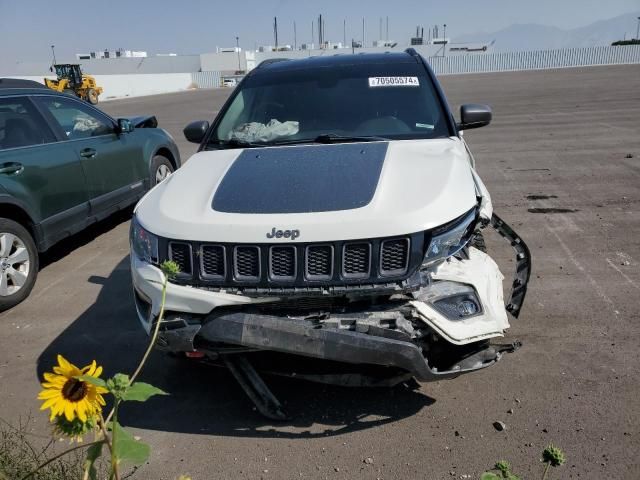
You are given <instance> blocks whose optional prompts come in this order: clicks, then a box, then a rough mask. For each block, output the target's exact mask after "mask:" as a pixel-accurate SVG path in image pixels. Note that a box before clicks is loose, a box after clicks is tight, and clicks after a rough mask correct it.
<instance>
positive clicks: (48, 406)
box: [40, 398, 60, 410]
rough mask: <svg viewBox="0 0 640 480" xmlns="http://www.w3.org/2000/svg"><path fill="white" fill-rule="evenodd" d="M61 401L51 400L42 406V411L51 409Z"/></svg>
mask: <svg viewBox="0 0 640 480" xmlns="http://www.w3.org/2000/svg"><path fill="white" fill-rule="evenodd" d="M59 401H60V399H59V398H50V399H48V400H47V401H46V402H44V403H43V404H42V406H41V407H40V410H46V409H47V408H51V407H53V406H54V405H55V404H56V403H58V402H59Z"/></svg>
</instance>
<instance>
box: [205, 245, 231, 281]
mask: <svg viewBox="0 0 640 480" xmlns="http://www.w3.org/2000/svg"><path fill="white" fill-rule="evenodd" d="M224 253H225V252H224V247H223V246H222V245H203V246H202V248H201V250H200V273H201V274H202V277H203V278H209V279H214V278H216V279H222V278H224V276H225V273H226V268H225V255H224Z"/></svg>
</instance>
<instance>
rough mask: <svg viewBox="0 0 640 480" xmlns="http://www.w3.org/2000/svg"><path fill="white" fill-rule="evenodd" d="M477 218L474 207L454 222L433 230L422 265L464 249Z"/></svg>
mask: <svg viewBox="0 0 640 480" xmlns="http://www.w3.org/2000/svg"><path fill="white" fill-rule="evenodd" d="M477 218H478V217H477V211H476V209H475V208H474V209H473V210H471V211H469V212H467V213H465V214H464V215H463V216H462V217H461V218H459V219H456V220H455V221H454V222H452V223H449V224H447V225H444V226H442V227H439V228H436V229H435V230H434V231H433V232H432V234H433V236H432V237H431V242H429V248H427V253H426V254H425V256H424V260H423V261H422V265H423V266H427V265H430V264H432V263H434V262H436V261H438V260H442V259H445V258H447V257H450V256H451V255H455V254H456V253H458V252H459V251H460V250H462V249H463V248H464V247H465V245H466V244H467V243H468V242H469V240H470V239H471V235H472V234H473V231H474V229H475V226H476V221H477Z"/></svg>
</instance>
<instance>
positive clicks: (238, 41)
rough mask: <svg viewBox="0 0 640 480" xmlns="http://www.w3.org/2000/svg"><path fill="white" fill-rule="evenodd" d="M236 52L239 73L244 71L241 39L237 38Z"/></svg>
mask: <svg viewBox="0 0 640 480" xmlns="http://www.w3.org/2000/svg"><path fill="white" fill-rule="evenodd" d="M236 52H237V53H238V73H240V72H241V71H242V66H241V65H240V37H236Z"/></svg>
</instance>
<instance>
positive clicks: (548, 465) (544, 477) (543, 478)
mask: <svg viewBox="0 0 640 480" xmlns="http://www.w3.org/2000/svg"><path fill="white" fill-rule="evenodd" d="M545 465H546V466H545V467H544V473H543V474H542V480H546V478H547V473H549V467H550V466H551V464H550V463H549V462H545Z"/></svg>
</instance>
